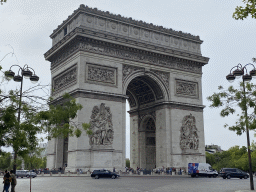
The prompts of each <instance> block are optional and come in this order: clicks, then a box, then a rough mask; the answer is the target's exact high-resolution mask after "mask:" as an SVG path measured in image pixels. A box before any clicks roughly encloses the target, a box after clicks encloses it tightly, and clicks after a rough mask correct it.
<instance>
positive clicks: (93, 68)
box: [45, 6, 208, 171]
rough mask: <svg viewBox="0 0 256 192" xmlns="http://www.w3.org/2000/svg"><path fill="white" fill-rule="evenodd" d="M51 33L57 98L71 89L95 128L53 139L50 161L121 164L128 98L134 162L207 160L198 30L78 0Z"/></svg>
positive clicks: (76, 165) (85, 166)
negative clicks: (189, 30)
mask: <svg viewBox="0 0 256 192" xmlns="http://www.w3.org/2000/svg"><path fill="white" fill-rule="evenodd" d="M51 38H52V39H53V47H52V48H51V49H50V50H49V51H48V52H47V53H45V58H46V59H47V60H49V61H51V72H52V84H53V88H54V91H53V93H52V95H53V98H54V101H53V102H58V99H59V98H60V97H61V95H62V94H63V93H64V92H69V93H70V94H71V95H72V96H73V97H75V98H76V100H77V102H79V103H80V104H81V105H82V106H83V109H82V110H81V111H79V113H78V115H77V118H76V119H75V122H76V123H78V124H81V123H83V122H86V123H89V122H90V123H91V125H92V127H91V129H92V131H93V135H91V136H88V135H86V134H85V132H83V133H82V135H81V137H79V138H76V137H69V138H68V140H64V141H60V140H59V141H58V140H52V141H49V145H48V146H49V150H48V164H47V166H48V167H49V168H58V167H59V166H65V164H67V168H66V170H69V171H76V170H77V169H82V170H83V171H87V170H93V169H97V168H106V169H113V167H115V168H116V169H119V170H120V169H124V167H125V150H126V146H125V145H126V141H125V133H126V123H125V121H126V119H125V116H126V107H125V101H126V99H128V101H129V103H130V107H131V110H130V111H129V113H130V136H131V139H130V143H131V146H130V150H131V151H130V155H131V167H132V168H134V169H136V168H137V167H142V168H147V169H152V168H154V167H162V166H164V167H176V168H179V167H187V163H189V162H205V151H204V125H203V108H204V106H203V105H202V86H201V78H202V66H203V65H205V64H207V62H208V58H206V57H203V56H202V55H201V53H200V44H201V43H202V41H201V40H200V39H199V37H195V36H192V35H189V34H185V33H182V32H175V31H173V30H169V29H164V28H161V27H156V26H153V25H151V24H146V23H144V22H138V21H134V20H132V19H127V18H123V17H121V16H116V15H112V14H109V13H107V12H102V11H99V10H95V9H90V8H88V7H84V6H81V7H80V8H79V9H78V10H76V11H75V12H74V13H73V14H72V16H70V17H69V18H68V19H67V20H66V21H64V22H63V24H61V25H60V26H59V27H58V28H57V29H56V30H55V31H54V32H53V34H52V35H51ZM61 142H62V143H61ZM58 143H60V144H58ZM64 149H65V150H64ZM66 149H67V150H66ZM65 162H66V163H65Z"/></svg>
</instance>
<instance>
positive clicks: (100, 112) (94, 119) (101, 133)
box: [89, 103, 114, 146]
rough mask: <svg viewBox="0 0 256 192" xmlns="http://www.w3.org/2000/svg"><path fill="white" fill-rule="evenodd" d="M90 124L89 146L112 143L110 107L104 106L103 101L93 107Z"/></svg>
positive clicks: (112, 132)
mask: <svg viewBox="0 0 256 192" xmlns="http://www.w3.org/2000/svg"><path fill="white" fill-rule="evenodd" d="M90 125H91V129H92V132H93V134H92V135H90V136H89V138H90V140H89V142H90V145H91V146H94V145H96V146H101V145H111V144H112V143H113V138H114V131H113V124H112V114H111V111H110V108H109V107H106V106H105V103H101V105H100V107H98V106H94V107H93V110H92V114H91V120H90Z"/></svg>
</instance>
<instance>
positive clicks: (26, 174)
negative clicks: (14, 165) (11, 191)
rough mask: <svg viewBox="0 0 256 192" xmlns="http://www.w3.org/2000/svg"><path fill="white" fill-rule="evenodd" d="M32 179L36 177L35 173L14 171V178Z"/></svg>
mask: <svg viewBox="0 0 256 192" xmlns="http://www.w3.org/2000/svg"><path fill="white" fill-rule="evenodd" d="M30 176H31V177H33V178H35V177H37V174H36V173H35V172H32V171H31V172H30V171H29V170H16V177H17V178H18V177H21V178H23V177H27V178H29V177H30Z"/></svg>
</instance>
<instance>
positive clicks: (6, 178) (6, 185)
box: [3, 170, 12, 192]
mask: <svg viewBox="0 0 256 192" xmlns="http://www.w3.org/2000/svg"><path fill="white" fill-rule="evenodd" d="M3 179H4V190H3V191H5V192H8V191H9V187H10V184H11V181H12V178H11V176H10V173H9V172H8V171H7V170H5V175H4V178H3Z"/></svg>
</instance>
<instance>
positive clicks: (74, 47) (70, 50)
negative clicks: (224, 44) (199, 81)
mask: <svg viewBox="0 0 256 192" xmlns="http://www.w3.org/2000/svg"><path fill="white" fill-rule="evenodd" d="M79 50H83V51H89V52H93V53H98V54H103V55H108V56H112V57H117V58H121V59H127V60H132V61H138V62H144V63H150V64H154V65H159V66H165V67H169V68H174V69H179V70H184V71H189V72H193V73H201V69H202V66H201V65H198V64H194V63H193V62H189V61H185V60H184V61H182V59H179V58H175V57H171V56H161V55H157V54H152V53H151V52H147V51H141V50H136V49H129V48H128V47H123V46H122V47H121V46H114V45H112V44H107V43H104V44H103V43H102V42H97V43H96V42H93V41H90V39H81V40H80V41H76V42H73V43H70V45H69V46H66V48H65V49H64V50H62V51H61V52H60V53H59V54H58V55H57V54H56V55H55V57H54V58H52V61H51V62H52V68H55V67H56V66H57V65H58V63H60V62H62V61H64V60H65V59H67V58H69V57H70V55H71V54H74V53H75V52H77V51H79Z"/></svg>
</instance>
